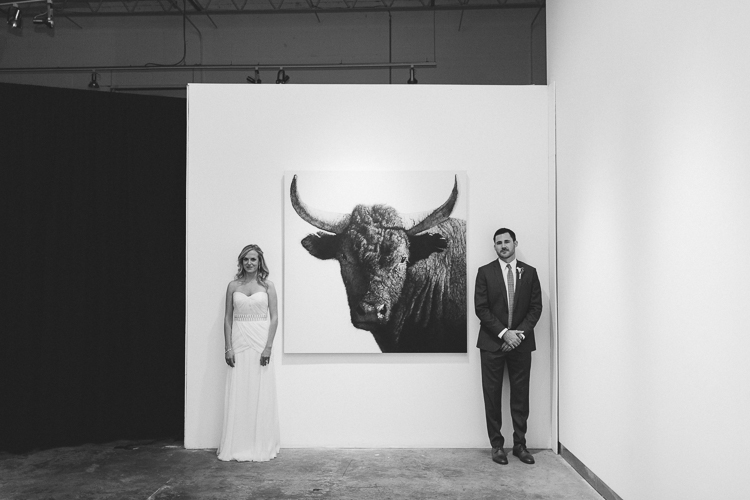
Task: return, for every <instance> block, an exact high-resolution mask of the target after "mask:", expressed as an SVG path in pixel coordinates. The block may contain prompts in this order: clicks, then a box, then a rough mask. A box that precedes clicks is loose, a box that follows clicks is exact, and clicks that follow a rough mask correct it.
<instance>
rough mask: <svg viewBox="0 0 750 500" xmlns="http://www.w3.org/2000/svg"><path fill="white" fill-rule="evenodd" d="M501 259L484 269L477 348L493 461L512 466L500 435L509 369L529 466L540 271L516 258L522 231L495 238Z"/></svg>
mask: <svg viewBox="0 0 750 500" xmlns="http://www.w3.org/2000/svg"><path fill="white" fill-rule="evenodd" d="M494 243H495V252H497V256H498V260H494V261H492V262H490V263H489V264H487V265H485V266H482V267H480V268H479V272H478V273H477V281H476V286H475V288H474V306H475V310H476V314H477V316H478V317H479V320H480V324H481V327H480V329H479V338H478V339H477V347H478V348H479V349H480V357H481V361H482V391H483V392H484V413H485V417H486V419H487V433H488V434H489V438H490V444H491V446H492V460H493V461H495V462H497V463H499V464H507V463H508V456H507V455H506V454H505V450H504V449H503V443H504V442H505V440H504V438H503V435H502V434H501V433H500V428H501V426H502V409H501V401H502V397H501V396H502V389H503V372H504V371H505V366H506V365H507V367H508V380H509V382H510V415H511V418H512V420H513V455H515V456H517V457H518V458H519V459H520V460H521V461H522V462H524V463H527V464H533V463H534V457H533V455H532V454H531V453H529V451H528V450H527V449H526V421H527V420H528V418H529V376H530V374H531V351H533V350H535V349H536V343H535V342H534V325H536V322H537V321H539V316H540V315H541V313H542V290H541V287H540V286H539V277H538V276H537V274H536V269H534V268H533V267H531V266H530V265H528V264H526V263H524V262H521V261H518V260H516V247H517V246H518V241H516V233H514V232H513V231H511V230H510V229H507V228H502V229H498V230H497V231H496V232H495V236H494Z"/></svg>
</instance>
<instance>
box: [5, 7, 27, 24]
mask: <svg viewBox="0 0 750 500" xmlns="http://www.w3.org/2000/svg"><path fill="white" fill-rule="evenodd" d="M8 24H9V25H10V27H11V28H20V27H21V24H23V19H22V18H21V9H19V8H18V4H17V3H14V4H13V5H12V6H11V7H10V8H9V9H8Z"/></svg>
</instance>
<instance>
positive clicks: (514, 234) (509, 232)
mask: <svg viewBox="0 0 750 500" xmlns="http://www.w3.org/2000/svg"><path fill="white" fill-rule="evenodd" d="M504 233H508V234H509V235H510V237H511V238H512V239H513V241H516V233H514V232H513V230H512V229H508V228H507V227H501V228H500V229H498V230H497V231H495V234H494V235H493V236H492V242H493V243H494V242H495V238H497V235H498V234H504Z"/></svg>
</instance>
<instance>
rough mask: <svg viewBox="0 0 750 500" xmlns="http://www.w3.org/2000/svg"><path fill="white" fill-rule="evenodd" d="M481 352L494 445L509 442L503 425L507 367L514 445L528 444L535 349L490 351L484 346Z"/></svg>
mask: <svg viewBox="0 0 750 500" xmlns="http://www.w3.org/2000/svg"><path fill="white" fill-rule="evenodd" d="M479 352H480V356H481V361H482V392H483V393H484V413H485V417H486V419H487V434H488V435H489V438H490V444H491V446H492V447H493V448H502V447H503V444H504V443H505V439H504V438H503V435H502V432H501V428H502V425H503V414H502V395H503V375H504V372H505V367H506V366H507V367H508V382H509V383H510V416H511V419H512V420H513V446H514V447H516V446H521V445H523V446H526V421H527V420H528V418H529V380H530V376H531V352H518V351H515V350H513V351H509V352H503V351H502V350H499V351H497V352H490V351H485V350H484V349H480V350H479Z"/></svg>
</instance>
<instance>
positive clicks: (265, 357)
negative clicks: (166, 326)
mask: <svg viewBox="0 0 750 500" xmlns="http://www.w3.org/2000/svg"><path fill="white" fill-rule="evenodd" d="M270 362H271V348H270V347H266V348H265V349H263V353H261V355H260V366H266V365H267V364H268V363H270Z"/></svg>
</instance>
